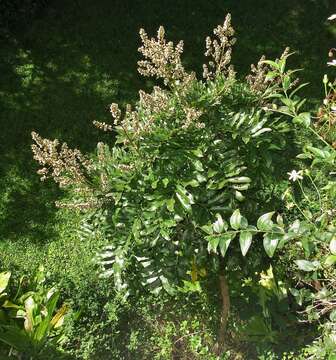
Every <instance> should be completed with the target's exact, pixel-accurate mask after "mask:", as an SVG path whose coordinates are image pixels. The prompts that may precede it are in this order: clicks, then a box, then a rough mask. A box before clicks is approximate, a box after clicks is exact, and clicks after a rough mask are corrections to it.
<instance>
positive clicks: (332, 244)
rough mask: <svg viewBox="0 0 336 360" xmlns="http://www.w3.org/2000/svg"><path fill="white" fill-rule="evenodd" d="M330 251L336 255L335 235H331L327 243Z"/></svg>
mask: <svg viewBox="0 0 336 360" xmlns="http://www.w3.org/2000/svg"><path fill="white" fill-rule="evenodd" d="M329 248H330V252H331V253H332V254H333V255H336V237H333V238H332V239H331V241H330V244H329Z"/></svg>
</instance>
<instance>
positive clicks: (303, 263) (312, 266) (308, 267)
mask: <svg viewBox="0 0 336 360" xmlns="http://www.w3.org/2000/svg"><path fill="white" fill-rule="evenodd" d="M295 263H296V265H297V266H298V268H299V269H300V270H303V271H307V272H309V271H315V270H317V269H319V268H320V263H319V261H308V260H295Z"/></svg>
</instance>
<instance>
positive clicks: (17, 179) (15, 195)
mask: <svg viewBox="0 0 336 360" xmlns="http://www.w3.org/2000/svg"><path fill="white" fill-rule="evenodd" d="M65 9H66V11H65ZM227 12H231V13H232V15H233V24H234V26H235V28H236V30H237V35H238V44H237V46H236V49H235V52H234V57H233V62H234V63H235V64H237V65H238V66H237V69H238V70H239V72H241V73H244V72H247V71H248V70H249V69H248V68H249V64H250V63H255V62H256V60H258V59H259V58H260V56H261V55H262V54H263V53H265V54H266V55H267V57H268V58H272V57H277V56H279V54H280V53H281V52H282V50H283V48H284V47H285V46H288V45H289V46H290V47H291V48H292V49H293V50H297V51H298V53H299V54H298V56H296V58H295V60H294V62H295V63H294V65H293V66H294V67H305V69H306V70H305V72H303V73H302V75H301V77H303V78H304V81H311V82H312V83H313V86H312V87H310V89H311V90H309V91H310V92H307V94H308V95H309V96H315V97H320V96H321V94H320V79H321V77H322V74H323V73H324V72H325V59H324V57H323V54H324V53H325V52H326V49H328V48H329V47H330V46H331V42H332V41H331V40H332V36H331V35H330V34H329V33H328V29H327V26H326V23H325V19H326V17H327V16H328V15H329V12H328V10H327V8H326V7H324V5H323V3H320V2H308V1H298V2H295V4H293V2H292V1H283V2H274V3H272V5H270V4H269V1H265V0H263V1H261V0H259V1H255V2H253V8H251V2H249V1H240V2H239V4H238V2H237V1H233V0H232V1H213V2H192V1H181V2H177V3H175V4H174V6H172V4H171V2H168V1H167V2H165V1H161V2H154V1H151V2H145V3H144V2H141V1H138V0H133V1H126V2H122V3H121V2H117V1H114V2H110V1H103V0H102V1H99V2H98V3H97V2H95V3H92V2H90V1H81V2H80V3H79V2H73V3H71V4H70V3H69V2H65V1H60V2H57V3H54V4H51V5H50V6H48V7H47V8H46V9H45V11H44V13H43V15H41V16H40V17H37V18H36V20H34V22H33V23H32V24H30V25H29V26H28V27H26V28H25V31H20V30H19V29H18V28H16V29H13V30H12V32H9V33H7V35H6V38H5V39H4V40H3V46H2V47H1V49H0V52H1V55H2V57H1V58H2V63H1V64H0V70H1V73H2V79H3V80H4V81H2V83H1V85H0V116H1V125H2V132H1V134H0V153H1V154H4V155H3V157H2V159H1V163H0V176H1V178H0V233H1V235H2V239H1V243H0V251H1V253H2V254H1V255H2V258H1V260H2V262H3V264H5V266H6V268H11V269H14V270H18V271H25V272H30V271H31V270H32V269H33V268H34V267H36V266H37V265H38V264H39V263H48V265H49V266H48V268H49V269H50V271H51V273H52V277H53V279H55V280H56V281H58V282H60V283H61V285H62V287H63V292H64V293H63V295H65V297H66V298H68V297H70V298H71V299H72V300H73V301H74V303H75V304H76V305H77V306H79V307H80V308H81V309H82V312H83V316H82V318H81V320H80V321H81V322H80V324H79V326H78V328H76V330H75V334H72V333H71V332H72V331H74V330H73V328H72V329H71V328H70V329H69V330H68V331H69V334H68V335H69V337H71V336H72V335H74V338H75V342H74V343H71V345H70V348H71V347H73V348H72V349H71V351H72V352H73V353H74V354H75V353H76V351H77V347H80V346H82V348H81V350H80V351H81V354H80V355H81V356H82V358H90V359H94V358H97V359H98V358H102V357H103V356H106V358H108V356H111V351H112V350H113V351H115V353H113V354H114V355H115V358H117V356H121V358H123V359H125V358H134V356H135V354H140V353H138V351H139V347H141V344H142V343H143V341H144V339H146V340H148V337H146V335H147V334H148V335H149V336H152V337H151V338H150V343H152V344H153V352H155V350H156V348H155V346H156V344H155V341H156V340H157V339H160V341H162V342H163V343H162V344H160V346H159V347H160V349H165V348H166V349H168V350H167V351H169V349H170V348H173V349H175V348H180V349H181V348H183V346H182V345H181V343H185V344H186V345H185V347H184V348H183V349H189V348H188V347H190V346H196V345H197V341H198V340H197V337H192V336H190V337H187V338H183V339H182V340H183V341H182V340H179V338H176V333H177V334H180V337H183V336H184V333H185V332H186V329H188V331H190V333H192V331H193V326H194V325H193V324H190V323H187V325H185V327H183V326H182V327H181V328H174V326H177V325H174V324H175V323H179V320H180V319H181V318H183V316H186V314H188V311H190V312H191V314H192V315H193V314H194V313H197V311H198V308H197V307H196V309H193V310H190V308H189V307H188V303H183V302H180V305H181V308H180V309H178V310H175V309H174V310H170V311H169V312H171V313H176V317H177V321H175V323H174V321H171V320H167V319H160V318H156V319H155V320H153V318H152V316H153V313H151V312H147V311H148V310H147V308H146V306H148V303H147V304H143V303H140V302H139V303H136V304H129V305H125V304H122V306H121V305H120V304H119V303H118V298H116V297H115V293H114V292H113V290H112V289H111V284H110V283H109V282H108V281H107V282H104V281H101V280H99V279H98V278H97V275H96V274H95V272H94V267H93V265H92V263H91V258H92V256H93V255H94V254H95V252H96V250H97V249H98V248H99V247H101V246H102V245H104V244H105V241H104V239H99V238H97V239H91V241H90V242H87V241H83V240H82V239H79V238H78V236H77V234H69V230H68V229H66V227H67V226H66V222H68V221H70V220H69V218H73V217H72V216H69V214H68V213H66V212H64V211H56V209H55V208H54V204H53V203H54V200H56V199H58V198H59V197H60V196H61V195H62V194H61V192H60V191H59V190H58V189H56V187H54V185H53V184H48V187H46V186H45V185H44V186H42V185H40V182H39V180H38V178H37V175H35V169H36V168H37V166H36V164H34V163H33V161H32V155H31V151H30V143H31V139H30V132H31V131H32V130H35V129H38V131H39V132H40V133H41V135H42V136H45V137H48V138H54V137H58V138H62V139H63V140H64V141H66V142H68V143H69V144H70V145H71V146H74V147H75V146H78V147H80V149H82V150H84V151H85V152H91V151H93V149H94V147H95V144H96V142H97V139H98V138H99V139H100V140H103V141H106V142H108V141H109V140H108V137H107V136H105V137H104V136H103V137H102V136H101V134H99V135H98V131H97V130H95V129H94V128H93V126H92V120H99V121H106V122H108V121H109V120H110V114H109V111H108V108H109V104H110V103H112V102H118V103H121V104H125V103H126V102H129V101H131V100H133V99H134V97H135V95H136V92H137V90H138V89H139V88H140V87H141V88H143V87H145V88H150V87H151V86H152V85H153V83H152V81H150V80H147V81H144V80H143V79H140V78H139V77H137V76H136V75H135V74H136V72H135V68H136V61H137V60H138V58H139V56H138V53H137V51H136V48H137V47H138V45H139V40H138V39H137V37H136V36H135V34H136V33H137V31H138V29H139V28H140V27H145V28H146V29H148V32H150V33H153V31H154V30H156V29H157V27H158V26H159V25H160V24H163V25H165V26H166V28H167V30H168V34H167V37H169V38H171V39H173V40H179V39H184V40H185V43H186V57H185V58H184V60H185V61H184V63H185V65H186V68H188V69H190V68H193V69H201V64H202V63H203V55H202V53H203V49H204V37H205V35H207V34H208V33H209V29H211V28H213V26H214V25H215V24H217V23H222V21H223V18H224V16H225V14H226V13H227ZM307 39H309V40H308V41H307ZM144 82H145V84H143V83H144ZM143 85H144V86H143ZM75 221H76V219H75V220H74V224H73V226H74V227H75V228H76V227H78V224H76V223H75ZM235 280H237V279H235ZM230 285H233V287H234V284H230ZM214 288H215V286H214ZM233 291H234V292H235V289H234V288H233ZM247 293H248V296H246V298H244V299H241V294H240V292H239V289H237V290H236V293H234V294H233V299H234V301H237V300H238V299H240V301H241V304H242V308H244V307H247V308H248V307H249V306H251V303H252V304H253V301H254V304H255V303H256V302H257V296H256V297H255V298H253V296H251V294H250V293H249V292H248V291H247ZM272 296H273V295H272ZM272 296H270V299H271V300H272V303H274V299H273V297H272ZM248 297H249V299H250V300H249V301H250V303H249V302H248V301H247V300H246V299H247V298H248ZM251 299H252V300H251ZM212 300H213V303H211V306H209V304H208V303H207V302H206V300H204V302H203V303H202V301H200V304H199V307H200V308H203V309H204V308H205V309H207V311H209V312H211V310H212V309H213V307H216V306H217V305H218V302H219V300H218V299H217V298H216V297H214V299H212ZM152 301H153V302H154V299H153V300H152ZM162 302H163V303H164V302H165V300H162ZM197 305H198V304H197ZM282 305H283V304H276V306H279V307H281V306H282ZM127 306H129V308H127ZM136 306H139V307H140V308H141V311H142V313H141V314H140V316H138V317H137V316H135V314H134V309H136ZM160 306H161V309H160V311H165V308H164V304H159V305H158V307H157V308H155V309H154V311H158V308H160ZM162 309H163V310H162ZM253 310H254V309H253ZM150 311H153V309H150ZM259 311H260V308H259ZM275 314H277V313H276V311H275ZM239 315H240V316H241V315H242V314H241V313H240V314H239ZM243 315H244V314H243ZM245 315H246V317H247V318H248V317H249V316H250V315H251V313H248V314H245ZM175 320H176V319H175ZM128 321H129V322H131V321H132V328H131V327H130V325H129V324H127V322H128ZM144 321H147V323H146V326H143V322H144ZM155 321H157V322H156V323H155ZM258 321H259V320H258V319H257V320H256V322H255V324H254V325H255V326H259V328H262V330H263V331H264V334H268V335H269V339H270V340H271V341H273V340H274V337H273V336H274V334H273V333H272V332H271V331H269V328H268V327H267V324H263V323H260V321H259V322H258ZM283 321H284V320H283ZM209 322H210V324H209V328H210V329H211V326H213V318H211V313H209ZM237 322H238V320H237ZM152 323H155V326H151V325H152ZM182 325H183V324H182ZM215 325H217V324H215ZM234 325H237V324H234ZM238 325H239V324H238ZM238 325H237V326H238ZM147 327H148V329H149V330H148V331H146V332H144V333H142V331H143V329H144V328H146V329H147ZM215 327H216V326H213V328H215ZM176 329H177V330H176ZM208 330H209V329H205V331H208ZM212 330H213V329H212ZM114 331H115V332H116V334H115V333H114V335H115V336H114V337H111V336H110V335H111V333H112V332H114ZM118 331H119V332H120V331H121V333H118ZM209 331H210V330H209ZM214 331H215V330H214ZM290 334H291V333H289V335H288V336H290ZM309 335H310V334H308V337H309ZM189 338H190V339H191V340H190V342H191V345H190V343H189V342H188V341H189ZM306 340H307V339H306V336H302V338H300V341H302V342H304V341H306ZM115 341H117V343H116V342H115ZM165 341H166V343H165ZM176 344H177V345H176ZM192 344H194V345H192ZM195 344H196V345H195ZM118 345H119V346H121V347H124V349H126V350H123V351H124V353H118V351H119V350H120V349H117V346H118ZM210 345H211V344H210ZM210 345H209V346H210ZM238 346H239V345H238ZM196 347H197V346H196ZM142 351H143V352H141V354H146V356H152V354H151V353H150V350H148V349H142ZM251 353H252V354H253V356H254V355H255V351H254V349H252V350H251ZM85 356H86V357H85ZM139 356H141V355H139ZM162 356H169V354H168V355H167V354H162ZM186 356H188V354H187V355H186ZM162 358H164V357H162ZM186 358H187V357H186Z"/></svg>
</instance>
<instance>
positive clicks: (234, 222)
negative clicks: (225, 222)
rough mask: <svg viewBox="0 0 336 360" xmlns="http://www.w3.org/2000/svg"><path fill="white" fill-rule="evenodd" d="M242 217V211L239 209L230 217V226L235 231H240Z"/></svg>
mask: <svg viewBox="0 0 336 360" xmlns="http://www.w3.org/2000/svg"><path fill="white" fill-rule="evenodd" d="M241 220H242V216H241V214H240V210H239V209H237V210H235V211H234V212H233V214H232V215H231V217H230V225H231V227H232V228H233V229H235V230H239V229H240V225H241Z"/></svg>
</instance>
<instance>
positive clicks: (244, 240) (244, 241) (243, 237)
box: [239, 231, 252, 256]
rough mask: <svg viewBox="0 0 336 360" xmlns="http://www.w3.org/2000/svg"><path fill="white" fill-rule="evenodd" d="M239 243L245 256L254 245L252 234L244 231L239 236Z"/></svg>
mask: <svg viewBox="0 0 336 360" xmlns="http://www.w3.org/2000/svg"><path fill="white" fill-rule="evenodd" d="M239 243H240V250H241V253H242V255H243V256H245V255H246V254H247V252H248V249H249V248H250V246H251V244H252V233H251V232H250V231H242V232H241V233H240V236H239Z"/></svg>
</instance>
